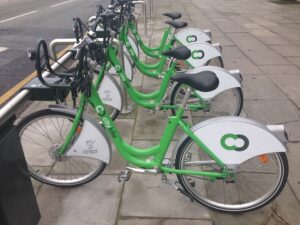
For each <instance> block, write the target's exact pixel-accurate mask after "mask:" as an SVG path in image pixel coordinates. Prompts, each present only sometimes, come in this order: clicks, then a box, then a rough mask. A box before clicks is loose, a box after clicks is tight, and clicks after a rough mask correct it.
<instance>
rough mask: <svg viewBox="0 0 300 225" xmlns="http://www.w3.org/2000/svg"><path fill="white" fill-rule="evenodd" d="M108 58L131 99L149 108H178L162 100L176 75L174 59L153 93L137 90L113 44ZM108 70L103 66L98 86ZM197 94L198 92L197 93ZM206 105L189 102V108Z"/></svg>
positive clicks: (201, 107)
mask: <svg viewBox="0 0 300 225" xmlns="http://www.w3.org/2000/svg"><path fill="white" fill-rule="evenodd" d="M107 52H108V59H109V61H110V63H111V65H112V66H113V67H114V68H115V70H116V72H117V74H118V75H119V76H120V79H121V81H122V82H123V84H124V86H125V88H126V90H127V92H128V94H129V96H130V97H131V99H132V100H133V101H134V102H135V103H137V104H138V105H140V106H143V107H145V108H148V109H155V108H156V107H160V108H161V109H163V110H164V109H166V110H167V109H176V108H178V106H174V105H168V104H162V101H163V99H164V97H165V95H166V92H167V89H168V87H169V81H170V78H171V76H173V75H174V71H175V66H176V63H175V62H174V61H172V62H171V65H170V67H169V69H168V70H167V71H166V72H165V73H164V76H163V79H162V82H161V85H160V88H159V90H157V91H154V92H152V93H142V92H140V91H137V90H136V89H135V88H134V87H133V86H132V85H131V81H130V80H129V79H128V78H127V76H126V74H125V72H124V70H123V69H122V65H121V63H120V61H119V60H118V58H117V56H116V53H115V49H114V47H112V45H109V46H108V50H107ZM105 72H106V69H105V68H102V69H101V70H100V71H99V74H98V79H97V82H96V88H98V87H99V84H100V81H101V80H102V77H103V76H104V74H105ZM195 94H196V93H195ZM198 100H199V101H200V100H202V98H201V97H200V96H199V95H198ZM205 107H207V106H206V104H205V102H199V103H198V104H195V105H193V104H189V105H188V108H189V109H194V110H195V109H204V108H205Z"/></svg>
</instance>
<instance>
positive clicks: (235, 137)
mask: <svg viewBox="0 0 300 225" xmlns="http://www.w3.org/2000/svg"><path fill="white" fill-rule="evenodd" d="M239 140H242V142H243V144H242V145H241V146H237V144H238V141H239ZM221 145H222V147H223V148H224V149H226V150H229V151H230V150H233V151H238V152H241V151H245V150H246V149H247V148H248V147H249V139H248V138H247V137H246V136H244V135H242V134H225V135H224V136H223V137H222V138H221Z"/></svg>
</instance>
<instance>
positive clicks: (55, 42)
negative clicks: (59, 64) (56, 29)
mask: <svg viewBox="0 0 300 225" xmlns="http://www.w3.org/2000/svg"><path fill="white" fill-rule="evenodd" d="M75 43H76V39H75V38H57V39H54V40H52V41H51V42H50V44H49V53H50V57H52V58H53V59H54V60H57V54H56V51H55V48H56V46H59V45H70V44H75Z"/></svg>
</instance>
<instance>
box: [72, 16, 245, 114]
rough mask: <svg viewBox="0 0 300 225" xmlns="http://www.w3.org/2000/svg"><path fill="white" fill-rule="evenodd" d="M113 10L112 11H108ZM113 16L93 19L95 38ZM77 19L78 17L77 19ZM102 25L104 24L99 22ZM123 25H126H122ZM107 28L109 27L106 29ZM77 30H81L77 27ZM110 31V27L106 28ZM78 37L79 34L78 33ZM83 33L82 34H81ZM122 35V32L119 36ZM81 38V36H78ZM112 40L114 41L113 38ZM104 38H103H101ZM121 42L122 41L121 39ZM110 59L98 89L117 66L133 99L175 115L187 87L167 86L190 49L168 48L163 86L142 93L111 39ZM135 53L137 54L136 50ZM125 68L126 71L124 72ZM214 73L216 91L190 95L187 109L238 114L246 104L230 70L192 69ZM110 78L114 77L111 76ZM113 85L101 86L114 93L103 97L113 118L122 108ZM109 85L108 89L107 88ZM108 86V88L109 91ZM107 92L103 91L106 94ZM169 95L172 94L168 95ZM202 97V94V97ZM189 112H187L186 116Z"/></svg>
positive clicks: (117, 90) (181, 47) (117, 72)
mask: <svg viewBox="0 0 300 225" xmlns="http://www.w3.org/2000/svg"><path fill="white" fill-rule="evenodd" d="M109 13H110V12H109ZM109 15H110V18H108V17H107V18H105V19H102V18H101V20H97V21H94V28H93V30H94V32H92V31H89V35H91V36H93V37H94V38H96V37H97V28H98V27H99V26H101V27H102V28H105V27H106V24H111V23H112V22H111V20H113V18H114V14H109ZM77 19H78V18H77ZM99 24H101V25H99ZM80 25H81V22H80V20H77V22H76V23H75V26H76V27H77V26H78V27H80ZM119 27H120V25H117V26H116V27H115V28H114V30H119ZM122 27H123V28H124V26H122ZM123 28H121V31H120V32H121V33H122V32H123ZM106 29H107V28H106ZM74 30H81V29H77V28H75V29H74ZM107 30H108V29H107ZM102 35H103V34H102ZM75 36H76V37H78V35H77V34H75ZM80 36H83V34H80ZM119 36H123V34H121V35H119ZM76 39H77V40H78V41H79V38H76ZM111 40H115V39H114V37H112V38H111ZM101 41H103V40H101ZM118 43H119V42H118ZM106 48H107V58H108V62H109V63H108V64H106V65H105V67H102V68H101V69H100V70H99V76H98V79H97V82H96V88H97V89H99V85H100V79H101V77H103V75H104V74H106V73H107V71H108V70H110V69H111V68H114V70H115V71H116V74H117V75H118V76H119V77H120V80H121V82H122V83H123V84H124V87H125V89H126V91H127V93H128V94H129V96H130V98H131V99H132V100H133V101H134V102H135V103H137V104H138V105H140V106H143V107H145V108H148V109H150V110H168V109H171V110H172V112H173V114H174V115H175V114H176V108H178V107H177V106H176V105H177V104H178V103H180V101H181V100H182V99H181V97H182V94H183V93H184V92H185V86H184V85H182V84H180V85H179V84H174V85H173V87H172V88H171V91H170V94H168V93H167V91H168V88H169V87H170V78H171V76H172V75H174V74H175V73H176V70H175V67H176V64H177V63H176V61H175V60H174V59H177V60H186V59H188V58H190V55H191V52H190V50H189V49H188V48H187V47H185V46H179V47H177V48H173V49H171V50H168V51H164V52H162V53H161V54H162V56H163V57H164V58H165V59H167V58H171V59H170V63H169V66H168V69H167V70H166V72H164V73H161V74H160V77H162V81H161V85H160V87H159V90H157V91H154V92H151V93H143V92H140V91H138V90H137V89H135V88H134V87H133V86H132V84H131V77H130V76H128V74H126V73H125V72H126V67H127V66H125V68H124V69H123V65H122V64H123V63H122V62H121V61H120V59H119V58H118V55H117V50H118V49H120V48H121V46H120V45H117V46H115V45H114V41H113V42H110V43H109V44H108V45H107V47H106ZM129 49H130V52H134V50H133V49H132V47H131V46H130V45H129ZM133 54H135V53H133ZM124 70H125V71H124ZM208 71H209V72H210V73H211V74H215V75H216V76H217V77H218V79H219V81H220V82H219V85H218V87H217V88H216V89H215V90H214V91H213V92H208V93H203V92H202V93H201V92H199V91H195V92H193V93H192V95H191V96H190V97H191V98H190V99H189V104H188V105H187V109H189V111H192V112H195V113H197V114H198V116H201V117H215V116H220V115H239V114H240V112H241V110H242V107H243V94H242V90H241V88H240V87H241V84H240V83H239V81H238V79H239V80H241V79H240V78H239V77H238V79H236V77H234V76H233V75H232V74H231V73H230V71H229V72H228V71H225V70H224V69H221V68H218V67H201V68H195V69H194V70H189V73H190V74H194V75H195V76H201V74H202V73H206V74H207V73H208ZM151 73H152V74H154V73H155V74H156V73H157V72H156V71H154V72H153V71H151ZM109 79H111V80H112V79H113V78H112V77H110V78H109ZM110 83H114V85H107V84H106V85H103V86H101V87H100V89H102V91H101V92H102V93H111V94H110V99H111V100H110V101H109V102H107V101H105V100H104V103H105V104H108V105H110V107H111V108H112V110H111V111H112V113H111V115H112V118H113V119H114V118H116V115H118V112H119V111H120V110H121V109H122V108H121V106H122V99H123V97H122V93H121V92H120V91H119V89H120V88H118V87H114V86H117V85H115V84H116V82H112V81H111V82H110ZM105 86H106V88H105ZM108 89H109V90H108ZM104 95H105V94H102V96H104ZM169 96H170V97H169ZM202 96H203V97H202ZM187 116H188V115H185V117H187Z"/></svg>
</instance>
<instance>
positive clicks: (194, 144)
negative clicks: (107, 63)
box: [18, 37, 288, 213]
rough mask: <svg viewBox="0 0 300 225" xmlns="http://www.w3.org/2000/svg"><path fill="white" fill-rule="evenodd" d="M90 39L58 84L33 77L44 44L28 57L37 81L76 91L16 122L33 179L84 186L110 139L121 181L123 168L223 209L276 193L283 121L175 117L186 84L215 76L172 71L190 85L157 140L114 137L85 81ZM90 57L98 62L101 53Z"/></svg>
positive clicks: (101, 163) (106, 158)
mask: <svg viewBox="0 0 300 225" xmlns="http://www.w3.org/2000/svg"><path fill="white" fill-rule="evenodd" d="M92 42H93V41H92V40H91V39H90V38H88V37H86V38H85V39H84V40H83V41H82V43H81V47H80V48H78V54H76V55H77V57H78V60H79V64H78V67H77V71H76V73H74V74H59V73H56V74H55V75H56V76H59V77H60V81H59V82H55V83H49V82H50V81H49V80H47V79H44V78H43V77H42V75H41V74H42V71H43V70H44V69H47V68H48V67H49V57H48V53H47V45H46V43H45V41H43V40H41V41H39V43H38V45H37V48H36V50H35V57H32V58H35V61H36V69H37V74H38V78H39V79H40V82H41V83H42V84H44V85H46V86H48V87H50V88H53V89H55V90H58V89H61V88H64V89H66V88H69V89H71V92H72V94H74V93H76V92H78V91H79V92H80V93H81V97H80V105H79V107H78V109H76V111H74V110H70V109H67V108H64V107H62V106H56V107H52V108H49V109H46V110H42V111H38V112H35V113H34V114H31V115H29V116H28V117H26V118H24V119H23V120H22V121H21V122H20V123H19V124H18V127H19V129H20V139H21V143H22V146H23V149H24V153H25V157H26V160H27V162H28V168H29V171H30V174H31V175H32V176H33V177H34V178H36V179H38V180H39V181H41V182H44V183H47V184H50V185H55V186H76V185H81V184H84V183H87V182H89V181H91V180H93V179H95V178H96V177H97V176H98V175H100V174H101V173H102V171H103V170H104V168H105V166H106V165H107V164H108V163H109V162H110V160H111V144H110V141H109V140H111V141H112V142H113V143H114V144H115V146H116V148H117V149H118V151H119V153H120V155H121V156H122V157H123V158H124V159H125V160H126V161H127V162H128V163H130V164H131V165H132V167H127V170H126V172H124V173H122V174H121V175H120V177H119V179H120V180H128V179H129V178H130V172H140V173H151V174H161V175H162V176H163V178H164V180H165V181H166V182H167V183H171V184H172V185H173V186H174V187H175V188H176V190H178V191H179V192H180V193H182V194H184V195H185V196H187V197H189V198H190V199H191V200H195V201H197V202H199V203H201V204H203V205H205V206H207V207H209V208H211V209H214V210H219V211H223V212H229V213H237V212H246V211H250V210H254V209H258V208H260V207H262V206H264V205H266V204H268V203H270V202H271V201H272V200H273V199H274V198H276V197H277V196H278V194H279V193H280V192H281V191H282V189H283V187H284V185H285V183H286V181H287V176H288V161H287V157H286V154H285V151H286V148H285V146H284V144H283V143H285V142H286V141H287V140H286V138H285V137H286V136H285V132H284V128H283V126H280V125H277V126H274V125H273V126H265V125H263V124H260V123H258V122H256V121H253V120H250V119H246V118H240V117H219V118H215V119H209V120H206V121H205V122H202V123H199V124H197V125H195V126H193V127H190V125H189V124H188V123H187V122H186V121H185V120H183V119H182V116H183V114H184V111H185V106H186V104H187V101H188V98H189V95H190V94H191V93H192V89H196V90H198V91H202V92H205V91H209V90H213V89H215V88H216V87H217V85H218V79H217V77H216V76H214V75H212V74H208V75H207V76H205V78H204V79H203V78H201V77H197V76H193V75H190V74H188V73H179V74H177V75H175V76H173V77H172V80H174V81H176V82H179V83H183V84H185V85H188V86H190V88H188V89H187V92H186V94H185V98H184V100H183V102H182V105H180V106H179V108H178V110H177V113H176V115H175V116H171V117H169V119H168V122H167V124H166V127H165V130H164V133H163V135H162V138H161V140H160V142H159V144H158V145H156V146H153V147H150V148H147V149H139V148H136V147H134V146H131V145H129V144H127V143H126V142H125V141H124V140H123V139H122V137H121V136H120V133H119V131H118V129H117V127H116V125H115V123H114V122H113V121H112V120H111V118H110V115H109V114H108V113H107V112H106V109H105V106H104V105H103V103H102V101H101V99H100V98H99V95H98V94H97V90H96V88H95V86H94V85H93V83H92V73H90V69H89V68H88V66H89V64H88V63H87V59H88V57H87V56H86V55H87V52H88V51H92V48H97V47H96V45H97V43H93V45H91V43H92ZM87 46H88V47H87ZM97 50H98V49H95V51H97ZM97 57H99V58H98V59H97V61H99V62H101V60H102V57H103V56H99V55H98V56H97ZM48 69H49V68H48ZM70 76H71V77H73V80H72V81H70V79H69V77H70ZM204 80H205V81H206V83H205V84H204V83H203V81H204ZM54 93H55V92H54ZM87 104H90V105H91V106H92V107H93V108H94V110H95V112H96V114H97V115H98V117H99V120H100V121H101V124H99V123H98V122H97V121H96V120H95V119H93V118H91V117H89V116H87V115H85V114H84V113H83V112H84V108H85V106H86V105H87ZM177 128H180V129H182V130H183V132H184V135H183V136H182V137H181V138H180V139H179V141H178V143H177V146H176V147H175V149H174V151H173V157H172V159H170V160H166V159H165V154H166V152H167V150H168V147H169V146H170V143H171V140H172V138H173V136H174V133H175V131H176V129H177ZM170 173H171V174H176V175H177V178H178V182H179V184H180V185H179V184H178V182H177V181H174V182H170V181H169V180H168V178H167V175H168V174H170Z"/></svg>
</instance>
